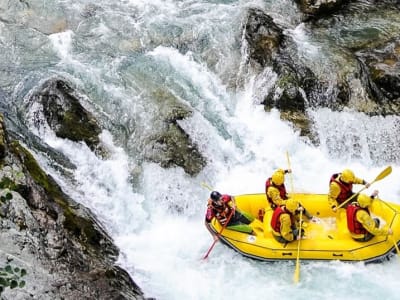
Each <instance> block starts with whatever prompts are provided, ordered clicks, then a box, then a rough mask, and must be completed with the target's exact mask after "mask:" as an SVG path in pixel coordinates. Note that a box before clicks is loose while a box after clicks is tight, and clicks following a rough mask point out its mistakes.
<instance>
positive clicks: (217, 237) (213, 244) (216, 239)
mask: <svg viewBox="0 0 400 300" xmlns="http://www.w3.org/2000/svg"><path fill="white" fill-rule="evenodd" d="M234 213H235V208H233V209H232V212H231V214H230V215H229V217H228V219H227V221H226V223H225V225H224V226H222V228H221V230H220V231H219V232H218V234H217V235H216V237H215V239H214V241H213V243H212V244H211V246H210V248H209V249H208V251H207V253H206V254H205V255H204V257H203V259H206V258H207V257H208V255H209V254H210V252H211V250H212V249H213V248H214V246H215V244H216V243H217V242H218V240H219V237H220V236H221V234H222V232H223V231H224V229H225V228H226V226H227V225H228V223H229V221H230V220H231V217H232V215H233V214H234Z"/></svg>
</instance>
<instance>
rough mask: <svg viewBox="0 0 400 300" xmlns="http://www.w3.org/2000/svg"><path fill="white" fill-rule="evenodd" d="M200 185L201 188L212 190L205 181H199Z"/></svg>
mask: <svg viewBox="0 0 400 300" xmlns="http://www.w3.org/2000/svg"><path fill="white" fill-rule="evenodd" d="M201 186H202V187H203V188H206V189H207V190H209V191H212V190H213V189H212V188H211V187H210V186H209V185H208V184H207V183H205V182H202V183H201Z"/></svg>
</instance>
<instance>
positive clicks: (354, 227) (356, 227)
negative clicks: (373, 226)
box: [346, 203, 369, 234]
mask: <svg viewBox="0 0 400 300" xmlns="http://www.w3.org/2000/svg"><path fill="white" fill-rule="evenodd" d="M359 210H364V211H366V212H367V213H368V214H369V211H368V209H366V208H362V207H359V206H358V205H356V204H353V203H352V204H350V205H349V206H347V209H346V215H347V228H348V229H349V231H350V232H351V233H354V234H366V233H367V232H368V231H367V230H366V229H365V228H364V227H363V225H362V224H361V223H360V222H358V220H357V217H356V214H357V211H359Z"/></svg>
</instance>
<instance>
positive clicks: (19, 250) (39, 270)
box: [0, 124, 144, 299]
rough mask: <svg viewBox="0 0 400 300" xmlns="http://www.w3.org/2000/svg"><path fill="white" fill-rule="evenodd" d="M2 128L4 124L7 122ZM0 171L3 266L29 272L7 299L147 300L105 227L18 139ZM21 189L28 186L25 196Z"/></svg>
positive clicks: (0, 260)
mask: <svg viewBox="0 0 400 300" xmlns="http://www.w3.org/2000/svg"><path fill="white" fill-rule="evenodd" d="M2 126H3V128H5V127H4V124H2ZM6 142H7V145H6V146H7V147H6V149H7V152H6V155H5V157H4V158H3V160H2V165H1V168H0V183H1V187H0V215H1V218H0V240H1V243H2V247H1V252H0V265H5V264H12V265H13V266H15V267H18V268H23V269H25V270H26V271H27V275H26V277H24V280H25V281H26V285H25V287H24V288H16V289H6V290H5V291H4V293H3V294H2V296H4V297H5V298H7V299H11V298H14V299H39V298H40V299H42V298H43V299H144V297H143V294H142V292H141V290H140V288H139V287H138V286H137V285H136V284H135V283H134V282H133V281H132V279H131V278H130V276H129V275H128V273H127V272H126V271H125V270H123V269H121V268H119V267H118V266H116V265H115V263H116V259H117V257H118V253H119V250H118V248H117V247H116V246H115V245H114V244H113V241H112V239H111V238H110V237H109V235H108V234H107V233H106V232H105V231H104V230H103V228H102V226H101V224H100V223H99V222H98V221H97V220H96V219H95V217H94V216H93V215H92V214H91V213H90V211H88V210H87V209H86V208H85V207H83V206H81V205H79V204H77V203H76V202H74V201H73V200H72V199H71V198H70V197H69V196H68V195H66V194H65V193H64V192H63V191H62V190H61V188H60V187H59V186H58V185H57V183H56V182H55V181H54V180H53V179H52V178H51V176H49V175H48V174H46V173H45V172H44V171H43V170H42V169H41V168H40V166H39V165H38V163H37V162H36V160H35V159H34V158H33V156H32V155H31V154H30V152H29V151H28V150H27V149H26V148H24V147H23V146H22V145H21V144H20V143H19V142H18V141H16V140H10V141H8V140H6ZM19 187H25V189H24V193H23V194H20V193H19V192H18V191H19V190H20V189H21V188H19Z"/></svg>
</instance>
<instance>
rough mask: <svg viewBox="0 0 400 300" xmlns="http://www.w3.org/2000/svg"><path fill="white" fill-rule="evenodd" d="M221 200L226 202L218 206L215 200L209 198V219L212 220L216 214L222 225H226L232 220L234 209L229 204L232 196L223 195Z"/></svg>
mask: <svg viewBox="0 0 400 300" xmlns="http://www.w3.org/2000/svg"><path fill="white" fill-rule="evenodd" d="M221 200H222V201H223V203H224V204H223V205H222V206H216V205H215V203H214V201H212V200H211V199H208V204H207V206H208V209H207V219H209V220H211V219H212V217H214V216H215V217H216V218H217V220H218V221H219V222H220V223H221V225H222V226H224V225H225V224H226V223H227V222H228V221H229V220H230V218H231V215H232V213H233V212H234V210H233V208H232V207H230V205H229V204H228V203H229V202H230V201H231V200H232V198H231V196H229V195H222V196H221Z"/></svg>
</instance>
